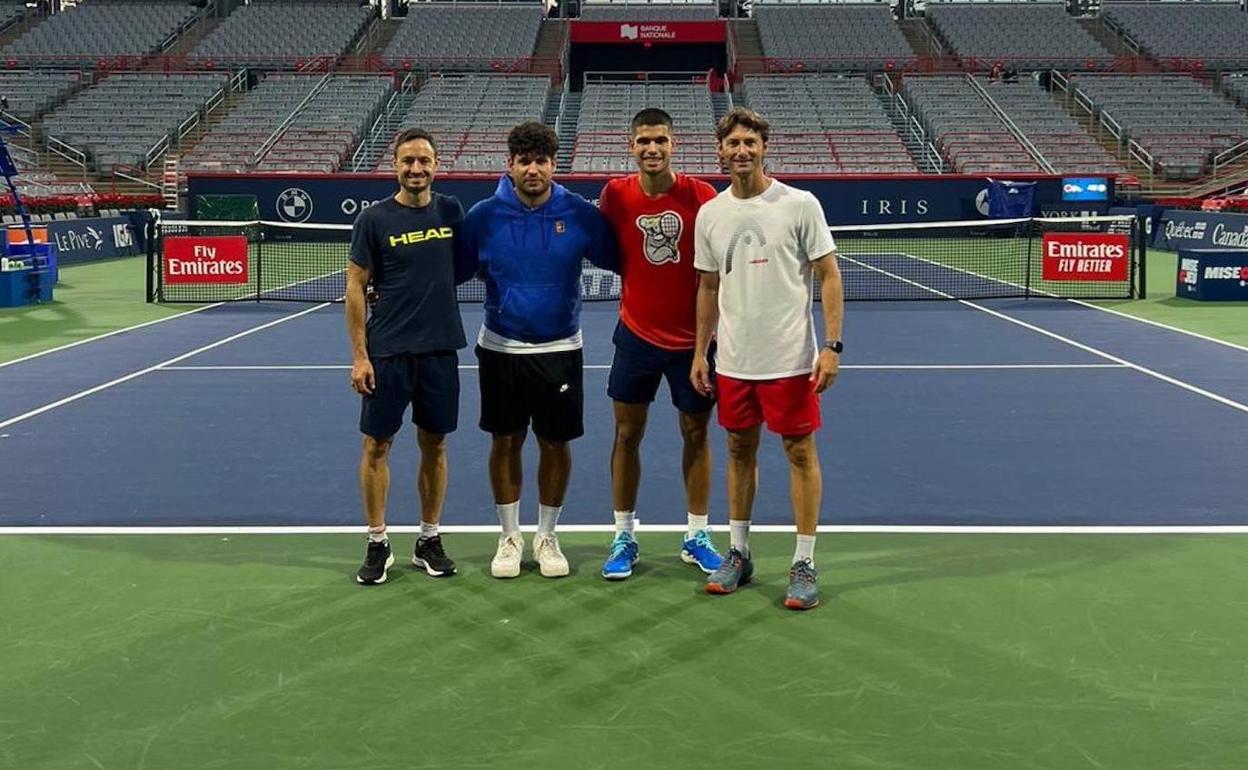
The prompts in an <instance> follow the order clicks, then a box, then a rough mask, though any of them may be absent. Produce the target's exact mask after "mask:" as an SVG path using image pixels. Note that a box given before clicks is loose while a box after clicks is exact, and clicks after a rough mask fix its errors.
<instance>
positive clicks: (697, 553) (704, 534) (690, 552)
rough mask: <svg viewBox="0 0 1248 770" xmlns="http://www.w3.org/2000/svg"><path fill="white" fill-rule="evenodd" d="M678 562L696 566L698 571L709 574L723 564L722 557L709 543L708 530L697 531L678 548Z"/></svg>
mask: <svg viewBox="0 0 1248 770" xmlns="http://www.w3.org/2000/svg"><path fill="white" fill-rule="evenodd" d="M680 560H681V561H683V562H684V563H685V564H696V565H698V569H700V570H702V571H703V572H705V573H706V574H708V575H709V574H711V573H712V572H714V571H715V570H717V569H719V565H721V564H723V563H724V557H723V556H720V555H719V551H716V550H715V544H714V543H712V542H711V533H710V530H705V529H699V530H698V531H697V532H694V533H693V537H691V538H689V539H688V540H686V541H685V542H684V544H682V545H681V547H680Z"/></svg>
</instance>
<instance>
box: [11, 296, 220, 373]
mask: <svg viewBox="0 0 1248 770" xmlns="http://www.w3.org/2000/svg"><path fill="white" fill-rule="evenodd" d="M224 304H225V303H224V302H214V303H212V304H211V305H204V306H203V307H197V308H195V309H193V310H186V311H183V312H181V313H174V314H173V315H168V316H165V317H164V318H155V319H152V320H151V321H144V322H143V323H141V324H135V325H134V326H127V327H126V328H124V329H114V330H112V331H111V332H104V333H103V334H97V335H95V336H94V337H87V338H86V339H83V340H77V341H75V342H67V343H65V344H64V345H60V346H59V347H55V348H49V349H47V350H41V351H39V352H38V353H31V354H30V355H28V356H22V357H21V358H15V359H13V360H12V361H4V362H0V369H3V368H4V367H6V366H12V365H13V364H20V363H22V362H23V361H29V360H31V359H33V358H39V357H40V356H46V355H48V354H49V353H58V352H60V351H62V350H68V349H70V348H76V347H78V346H79V345H85V344H87V343H88V342H95V341H97V340H102V339H104V338H105V337H112V336H114V335H117V334H124V333H125V332H131V331H134V330H135V329H142V328H143V327H145V326H153V325H155V324H159V323H164V322H165V321H172V320H173V319H175V318H182V317H183V316H188V315H190V314H191V313H199V312H201V311H204V310H211V309H212V308H214V307H220V306H222V305H224Z"/></svg>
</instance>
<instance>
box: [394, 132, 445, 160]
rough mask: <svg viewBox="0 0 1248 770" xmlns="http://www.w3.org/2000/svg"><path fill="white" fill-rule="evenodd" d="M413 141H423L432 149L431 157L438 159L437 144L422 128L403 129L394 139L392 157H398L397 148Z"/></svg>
mask: <svg viewBox="0 0 1248 770" xmlns="http://www.w3.org/2000/svg"><path fill="white" fill-rule="evenodd" d="M415 139H424V140H425V141H426V142H428V143H429V146H430V147H432V148H433V157H435V158H436V157H438V143H437V142H435V141H433V134H431V133H429V132H428V131H426V130H425V129H423V128H405V129H403V130H402V131H400V132H399V135H398V136H396V137H395V138H394V157H396V158H397V157H399V147H401V146H402V145H403V144H405V143H407V142H410V141H413V140H415Z"/></svg>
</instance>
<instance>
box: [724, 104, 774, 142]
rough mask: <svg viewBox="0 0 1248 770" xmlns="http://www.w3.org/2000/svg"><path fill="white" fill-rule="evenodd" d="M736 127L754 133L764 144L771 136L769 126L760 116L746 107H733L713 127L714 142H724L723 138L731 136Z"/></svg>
mask: <svg viewBox="0 0 1248 770" xmlns="http://www.w3.org/2000/svg"><path fill="white" fill-rule="evenodd" d="M737 126H742V127H743V128H748V129H749V130H751V131H754V132H756V133H757V134H758V135H759V136H761V137H762V138H763V141H764V142H765V141H767V137H768V136H770V135H771V124H770V123H768V122H767V119H766V118H764V117H763V116H762V115H759V114H758V113H757V112H755V111H754V110H751V109H749V108H748V107H733V108H732V109H731V110H729V111H728V114H726V115H724V116H723V117H722V118H720V119H719V125H717V126H715V141H717V142H722V141H724V137H726V136H728V135H729V134H731V133H732V129H734V128H736V127H737Z"/></svg>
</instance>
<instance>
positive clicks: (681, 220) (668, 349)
mask: <svg viewBox="0 0 1248 770" xmlns="http://www.w3.org/2000/svg"><path fill="white" fill-rule="evenodd" d="M629 148H630V150H631V151H632V154H633V158H634V159H635V160H636V161H637V169H638V173H636V174H632V175H630V176H627V177H622V178H619V179H612V180H611V181H610V182H608V183H607V186H606V187H604V188H603V190H602V195H601V197H600V199H599V204H598V205H599V208H601V210H602V213H603V214H604V215H605V216H606V218H607V221H609V222H610V223H611V227H612V229H613V230H615V236H616V239H617V241H618V242H619V248H620V267H621V270H620V272H621V275H622V276H623V294H622V297H621V300H620V322H619V324H618V325H617V326H616V328H615V335H614V337H613V342H614V343H615V360H614V361H613V362H612V364H611V379H610V382H609V384H608V386H607V393H608V395H610V396H611V398H612V399H613V400H614V402H615V445H614V446H613V447H612V450H611V494H612V498H613V503H614V507H615V531H616V534H615V540H614V541H612V544H611V554H610V555H609V556H608V557H607V560H606V562H605V563H604V564H603V567H602V575H603V577H605V578H607V579H608V580H623V579H624V578H627V577H628V576H629V575H631V574H633V564H635V563H636V561H637V540H636V538H635V537H634V532H633V528H634V521H635V517H636V506H637V487H638V485H639V483H640V481H641V453H640V446H641V437H642V435H643V434H644V433H645V430H646V415H647V413H648V411H649V408H650V403H651V402H652V401H654V397H655V395H656V394H657V393H658V390H659V384H660V383H661V382H662V380H663V379H664V378H666V379H667V384H668V387H669V389H670V390H671V394H672V403H673V404H674V405H675V406H676V409H677V410H678V411H679V412H680V434H681V438H682V439H683V441H684V450H683V452H682V454H681V470H682V471H683V474H684V479H685V494H686V496H687V497H688V502H689V509H688V521H689V528H688V532H687V535H686V537H685V539H684V543H683V545H682V547H681V552H680V557H681V559H682V560H684V561H685V562H687V563H689V564H696V565H698V567H699V568H701V569H702V571H703V572H706V573H707V574H710V573H712V572H714V571H715V570H716V569H718V568H719V565H720V563H721V562H722V560H723V559H722V557H721V556H720V555H719V553H718V552H717V551H716V550H715V546H714V545H713V544H712V543H711V537H710V530H709V529H708V524H707V505H708V497H709V496H710V480H711V451H710V445H709V444H708V443H707V435H706V433H707V423H708V422H709V419H710V414H711V409H712V408H713V407H714V405H715V402H714V399H713V398H712V397H708V396H704V395H702V394H701V393H698V392H697V391H696V390H695V389H694V388H693V385H692V383H691V382H690V381H689V367H690V365H691V364H692V362H693V348H694V342H695V341H696V338H697V319H696V314H695V309H696V305H697V293H698V271H697V270H696V269H694V266H693V224H694V220H695V219H696V218H697V214H698V209H699V208H701V206H702V204H703V203H705V202H706V201H709V200H710V199H711V198H714V197H715V195H716V192H715V188H713V187H711V186H710V185H709V184H707V183H706V182H703V181H700V180H698V179H694V178H693V177H690V176H686V175H684V174H678V173H676V172H675V171H673V170H672V165H671V160H672V152H673V151H674V150H675V141H674V140H673V137H672V118H671V116H670V115H668V114H667V113H666V112H664V111H663V110H660V109H654V108H650V109H644V110H642V111H641V112H639V113H637V115H636V116H634V117H633V123H632V139H631V140H630V142H629Z"/></svg>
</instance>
